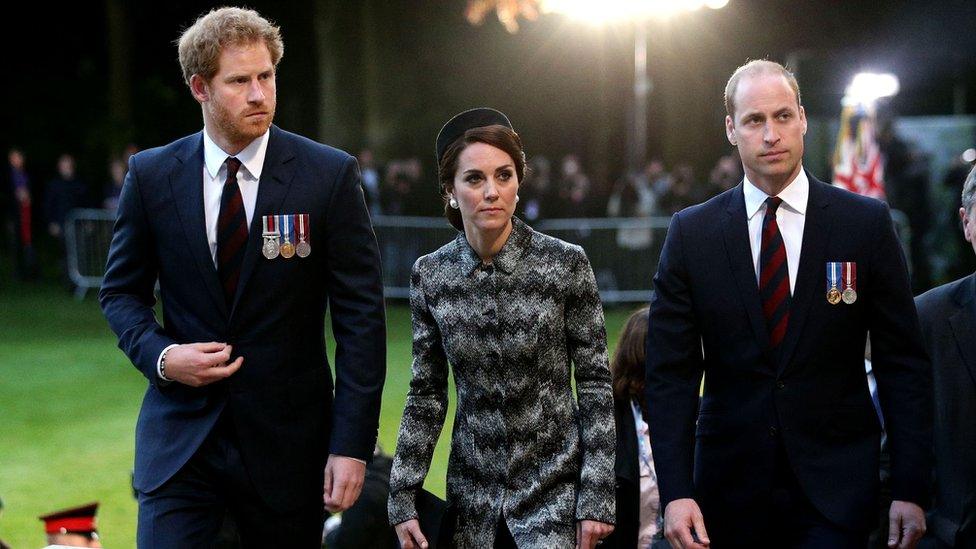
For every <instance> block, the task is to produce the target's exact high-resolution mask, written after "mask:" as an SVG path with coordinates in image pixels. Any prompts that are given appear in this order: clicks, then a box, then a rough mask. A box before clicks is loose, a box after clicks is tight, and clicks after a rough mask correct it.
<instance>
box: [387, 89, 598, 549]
mask: <svg viewBox="0 0 976 549" xmlns="http://www.w3.org/2000/svg"><path fill="white" fill-rule="evenodd" d="M436 151H437V162H438V179H439V188H440V191H441V193H442V196H443V199H444V202H445V205H444V212H445V216H446V217H447V218H448V220H449V222H450V223H451V225H452V226H454V228H456V229H457V230H458V231H459V233H458V235H457V237H456V238H455V239H454V240H453V241H452V242H450V243H449V244H447V245H445V246H443V247H441V248H440V249H439V250H437V251H435V252H433V253H431V254H429V255H425V256H423V257H421V258H420V259H418V260H417V262H416V263H415V264H414V269H413V273H412V275H411V279H410V310H411V316H412V318H413V367H412V370H413V377H412V379H411V381H410V390H409V392H408V394H407V401H406V406H405V409H404V412H403V418H402V421H401V423H400V431H399V436H398V440H397V449H396V454H395V456H394V461H393V470H392V473H391V478H390V502H389V515H390V522H391V523H392V524H394V525H395V526H396V531H397V536H398V537H399V539H400V542H401V544H402V546H403V547H404V548H405V549H414V548H423V547H427V545H426V544H427V536H430V535H432V532H423V531H422V530H421V526H420V522H419V521H418V510H417V496H418V493H419V491H420V489H421V487H422V486H423V483H424V479H425V478H426V476H427V473H428V469H429V467H430V461H431V457H432V454H433V452H434V446H435V444H436V443H437V438H438V436H439V435H440V433H441V429H442V428H443V426H444V419H445V414H446V413H447V402H448V377H449V375H450V373H451V371H453V376H454V380H455V386H456V390H457V412H456V415H455V420H454V431H453V433H452V436H451V455H450V460H449V461H450V465H449V467H448V478H447V501H448V504H449V505H451V506H453V508H454V509H455V511H456V517H457V519H456V524H455V533H454V536H453V539H454V542H455V544H456V545H457V546H459V547H485V548H488V547H496V548H498V547H504V548H514V547H516V546H517V547H574V546H575V547H578V548H582V549H592V548H593V547H594V546H595V545H596V543H597V542H598V541H599V540H600V539H601V538H603V537H605V536H606V535H608V534H609V533H610V532H611V531H612V530H613V526H612V523H613V522H614V491H613V490H614V488H613V486H614V483H613V482H614V481H613V479H614V476H613V465H614V445H615V435H614V423H613V397H612V392H611V384H610V371H609V368H608V365H607V348H606V331H605V329H604V321H603V307H602V305H601V303H600V295H599V293H598V291H597V286H596V280H595V278H594V276H593V271H592V269H591V267H590V263H589V261H588V259H587V257H586V254H585V253H584V252H583V249H582V248H580V247H579V246H575V245H571V244H568V243H566V242H563V241H561V240H558V239H555V238H552V237H549V236H546V235H543V234H541V233H538V232H535V231H534V230H532V228H531V227H529V226H528V225H527V224H525V222H523V221H521V220H520V219H518V218H517V217H515V216H514V213H515V209H516V204H517V203H518V201H519V198H518V191H519V182H520V181H521V180H522V179H523V178H524V176H525V153H524V151H523V147H522V142H521V139H520V138H519V136H518V134H516V133H515V131H514V129H513V128H512V124H511V122H510V121H509V119H508V117H506V116H505V115H504V114H502V113H500V112H498V111H496V110H494V109H487V108H480V109H473V110H470V111H465V112H463V113H460V114H458V115H457V116H455V117H454V118H452V119H451V120H450V121H448V122H447V124H445V125H444V127H443V128H442V129H441V131H440V133H439V134H438V136H437V140H436ZM449 364H450V371H449V366H448V365H449ZM573 378H575V381H576V391H575V393H576V394H575V395H574V391H573V385H572V381H571V380H572V379H573Z"/></svg>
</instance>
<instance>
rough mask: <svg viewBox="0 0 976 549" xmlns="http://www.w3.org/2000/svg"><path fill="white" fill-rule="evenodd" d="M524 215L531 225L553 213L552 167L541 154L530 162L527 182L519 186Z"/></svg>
mask: <svg viewBox="0 0 976 549" xmlns="http://www.w3.org/2000/svg"><path fill="white" fill-rule="evenodd" d="M519 196H520V197H521V200H520V201H519V203H520V204H521V205H522V215H523V216H524V217H525V220H526V221H527V222H529V223H534V222H536V221H539V220H541V219H545V218H546V217H549V213H550V212H551V211H552V166H551V165H550V162H549V159H548V158H546V157H545V156H542V155H541V154H539V155H535V156H533V157H532V159H531V160H529V165H528V167H527V169H526V172H525V181H523V182H522V183H521V184H520V185H519Z"/></svg>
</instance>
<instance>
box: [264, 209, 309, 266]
mask: <svg viewBox="0 0 976 549" xmlns="http://www.w3.org/2000/svg"><path fill="white" fill-rule="evenodd" d="M261 227H262V231H261V236H263V237H264V245H263V246H261V253H262V254H263V255H264V257H266V258H268V259H274V258H276V257H278V256H279V255H280V256H281V257H283V258H285V259H290V258H292V257H295V256H296V255H297V256H298V257H308V256H309V254H311V253H312V245H311V244H309V234H310V231H309V225H308V214H285V215H264V216H261Z"/></svg>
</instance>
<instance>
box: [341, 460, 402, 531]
mask: <svg viewBox="0 0 976 549" xmlns="http://www.w3.org/2000/svg"><path fill="white" fill-rule="evenodd" d="M365 476H366V464H365V463H363V462H361V461H359V460H357V459H353V458H351V457H346V456H337V455H335V454H331V455H329V461H327V462H326V463H325V491H324V495H323V497H322V501H324V502H325V508H326V510H328V511H329V512H330V513H338V512H339V511H345V510H346V509H348V508H350V507H352V504H353V503H356V500H357V499H359V491H360V490H362V489H363V478H364V477H365ZM417 531H418V532H419V531H420V529H419V528H418V529H417Z"/></svg>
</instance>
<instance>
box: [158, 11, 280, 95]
mask: <svg viewBox="0 0 976 549" xmlns="http://www.w3.org/2000/svg"><path fill="white" fill-rule="evenodd" d="M259 41H263V42H264V45H265V46H267V48H268V53H270V54H271V64H272V65H274V66H275V67H277V66H278V62H279V61H281V57H282V56H283V55H284V54H285V44H284V42H282V40H281V29H279V28H278V27H277V26H275V25H274V24H272V23H271V22H270V21H268V20H267V19H265V18H264V17H261V15H260V14H258V12H256V11H254V10H246V9H241V8H219V9H215V10H211V11H210V13H208V14H206V15H202V16H200V18H199V19H197V20H196V22H195V23H193V25H192V26H190V28H188V29H186V30H185V31H183V34H182V35H181V36H180V39H179V40H178V41H177V44H178V48H179V53H180V67H181V68H182V69H183V80H184V81H186V85H187V86H189V85H190V77H192V76H193V75H194V74H199V75H200V76H202V77H203V78H204V80H210V79H211V78H213V76H214V75H215V74H217V70H218V69H219V66H218V65H219V61H220V50H221V48H223V47H224V46H228V45H241V44H253V43H255V42H259Z"/></svg>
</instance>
